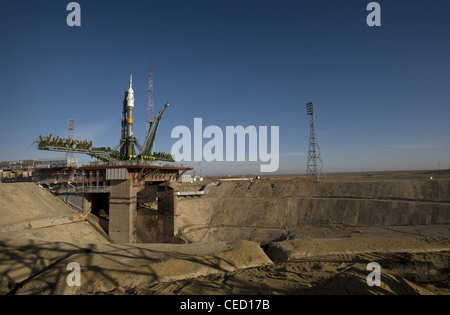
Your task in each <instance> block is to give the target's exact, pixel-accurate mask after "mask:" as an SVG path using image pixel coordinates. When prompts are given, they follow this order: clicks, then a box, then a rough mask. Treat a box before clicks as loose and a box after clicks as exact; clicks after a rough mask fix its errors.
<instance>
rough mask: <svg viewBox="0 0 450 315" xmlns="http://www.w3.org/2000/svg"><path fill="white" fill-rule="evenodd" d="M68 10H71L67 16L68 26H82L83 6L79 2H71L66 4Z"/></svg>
mask: <svg viewBox="0 0 450 315" xmlns="http://www.w3.org/2000/svg"><path fill="white" fill-rule="evenodd" d="M66 10H67V11H71V12H70V13H69V14H68V15H67V18H66V23H67V25H68V26H70V27H72V26H81V7H80V4H79V3H78V2H70V3H68V4H67V6H66Z"/></svg>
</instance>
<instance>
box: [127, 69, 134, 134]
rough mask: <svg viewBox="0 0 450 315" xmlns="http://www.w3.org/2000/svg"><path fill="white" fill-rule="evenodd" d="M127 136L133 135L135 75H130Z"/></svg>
mask: <svg viewBox="0 0 450 315" xmlns="http://www.w3.org/2000/svg"><path fill="white" fill-rule="evenodd" d="M126 101H127V109H126V110H127V138H132V137H133V112H134V90H133V76H132V75H131V76H130V88H129V89H128V92H127V98H126Z"/></svg>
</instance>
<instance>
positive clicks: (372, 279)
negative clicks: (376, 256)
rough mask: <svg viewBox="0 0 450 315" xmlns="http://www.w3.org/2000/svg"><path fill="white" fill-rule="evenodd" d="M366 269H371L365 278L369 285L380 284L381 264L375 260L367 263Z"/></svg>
mask: <svg viewBox="0 0 450 315" xmlns="http://www.w3.org/2000/svg"><path fill="white" fill-rule="evenodd" d="M366 270H368V271H371V273H369V275H368V276H367V278H366V282H367V285H368V286H369V287H373V286H376V287H379V286H381V266H380V264H379V263H377V262H371V263H369V264H368V265H367V268H366Z"/></svg>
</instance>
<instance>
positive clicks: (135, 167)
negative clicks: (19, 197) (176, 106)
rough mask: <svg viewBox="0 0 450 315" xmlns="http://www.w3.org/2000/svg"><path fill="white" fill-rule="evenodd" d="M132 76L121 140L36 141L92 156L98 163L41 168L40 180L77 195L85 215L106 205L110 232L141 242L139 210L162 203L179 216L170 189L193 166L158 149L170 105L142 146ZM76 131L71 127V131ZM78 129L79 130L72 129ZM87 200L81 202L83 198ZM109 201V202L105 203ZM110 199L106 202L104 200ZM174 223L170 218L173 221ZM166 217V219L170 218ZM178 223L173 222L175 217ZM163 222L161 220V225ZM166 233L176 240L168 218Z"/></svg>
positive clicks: (64, 194)
mask: <svg viewBox="0 0 450 315" xmlns="http://www.w3.org/2000/svg"><path fill="white" fill-rule="evenodd" d="M132 79H133V78H132V76H130V87H129V89H128V90H127V91H125V97H124V100H123V103H122V120H121V135H120V141H119V144H118V145H117V146H116V147H115V148H113V149H111V148H110V147H93V143H92V141H88V140H82V141H80V140H74V139H72V136H71V133H70V132H69V138H68V139H62V138H60V137H53V136H52V135H49V136H47V137H42V136H39V140H37V141H35V143H37V145H38V149H39V150H45V151H55V152H65V153H66V154H74V153H79V154H87V155H89V156H91V157H94V158H96V159H97V160H98V161H97V162H94V163H90V164H88V165H84V166H72V165H66V166H62V167H53V166H52V167H41V168H36V170H35V182H36V183H37V184H39V185H42V186H43V187H45V188H47V189H49V190H50V191H51V192H52V193H54V194H57V195H59V196H60V198H61V199H65V200H66V202H67V203H68V204H70V203H69V202H68V200H69V199H70V198H72V199H77V200H78V202H75V203H77V205H74V204H73V203H72V204H71V205H72V207H75V208H77V209H78V210H79V211H83V212H85V213H88V212H91V211H92V210H93V209H95V208H96V207H97V204H98V203H102V207H103V208H104V209H103V210H104V211H106V212H108V217H109V222H108V228H107V230H108V235H109V237H110V239H111V241H112V242H114V243H136V242H137V237H136V218H137V209H138V207H139V206H140V205H142V204H146V203H153V202H155V201H157V202H158V211H162V212H164V214H165V216H166V217H172V218H173V211H174V210H173V209H174V200H173V199H174V195H173V191H171V190H170V189H169V188H168V187H169V185H168V183H170V182H171V181H177V180H178V178H179V177H181V176H182V175H183V174H184V173H185V172H186V171H188V170H192V168H189V167H186V166H180V165H174V164H169V163H168V162H174V161H175V158H174V157H173V156H172V155H171V154H168V153H164V152H153V146H154V142H155V137H156V131H157V129H158V126H159V123H160V120H161V116H162V114H163V113H164V111H165V110H166V108H167V107H168V106H169V104H168V103H166V104H165V105H164V106H163V108H162V110H161V111H160V112H159V113H158V114H157V115H156V116H155V117H153V116H152V120H151V121H147V130H146V138H145V141H144V143H143V145H142V146H141V145H140V144H139V142H138V140H137V139H136V138H135V137H134V135H133V124H134V101H135V99H134V90H133V80H132ZM69 130H70V129H69ZM72 130H73V129H72ZM80 200H81V201H80ZM99 200H103V201H99ZM104 200H106V202H105V201H104ZM169 221H170V220H169ZM169 221H165V222H169ZM171 221H173V220H171ZM159 223H160V222H156V224H157V225H158V224H159ZM161 224H162V225H164V227H163V229H164V231H163V232H162V233H159V234H160V235H167V237H165V236H164V237H163V238H164V239H163V241H164V242H173V231H172V230H173V224H172V228H171V226H170V224H169V225H167V224H165V223H164V222H162V223H161Z"/></svg>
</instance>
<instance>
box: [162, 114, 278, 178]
mask: <svg viewBox="0 0 450 315" xmlns="http://www.w3.org/2000/svg"><path fill="white" fill-rule="evenodd" d="M268 130H269V129H268V127H267V126H259V127H258V128H257V127H255V126H247V127H245V128H244V127H243V126H226V128H225V132H223V130H222V128H220V127H219V126H207V127H206V128H204V129H203V119H202V118H194V130H193V132H191V129H190V128H189V127H187V126H176V127H175V128H173V129H172V134H171V137H172V138H176V139H179V140H178V141H177V142H175V143H174V144H173V145H172V150H171V154H172V155H173V156H175V160H176V161H177V162H180V161H185V162H192V161H196V162H200V161H203V160H204V161H207V162H213V161H218V162H222V161H227V162H233V161H240V162H243V161H250V162H256V161H258V157H259V161H261V162H263V163H268V164H261V165H260V171H261V172H263V173H273V172H276V171H277V170H278V167H279V163H280V154H279V151H280V144H279V142H280V141H279V138H280V128H279V126H271V127H270V142H269V141H268ZM224 135H225V145H224ZM203 139H211V140H209V141H208V142H206V143H205V145H203ZM246 139H248V141H246ZM235 140H236V141H235ZM269 144H270V152H269ZM247 148H248V150H247ZM224 149H225V152H224ZM192 153H193V154H192ZM246 153H248V159H247V158H246Z"/></svg>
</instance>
